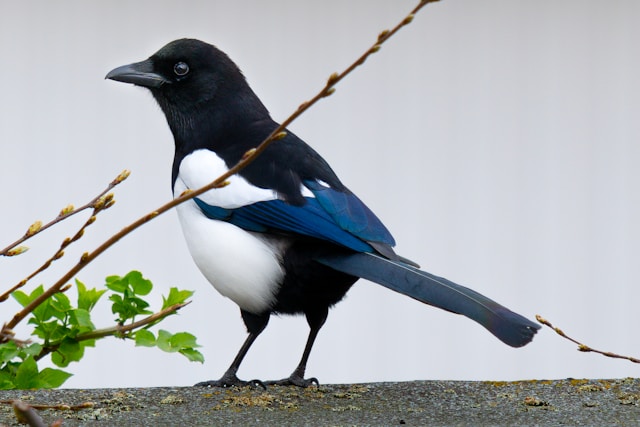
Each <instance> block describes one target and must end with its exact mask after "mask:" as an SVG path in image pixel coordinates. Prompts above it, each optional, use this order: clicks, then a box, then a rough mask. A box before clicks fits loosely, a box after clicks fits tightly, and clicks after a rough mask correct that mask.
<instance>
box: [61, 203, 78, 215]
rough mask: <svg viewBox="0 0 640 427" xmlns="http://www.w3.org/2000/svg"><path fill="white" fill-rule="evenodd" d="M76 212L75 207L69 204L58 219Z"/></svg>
mask: <svg viewBox="0 0 640 427" xmlns="http://www.w3.org/2000/svg"><path fill="white" fill-rule="evenodd" d="M74 210H75V207H73V205H71V204H69V205H67V206H65V207H64V208H62V210H61V211H60V213H59V214H58V217H61V216H67V215H69V214H70V213H71V212H73V211H74Z"/></svg>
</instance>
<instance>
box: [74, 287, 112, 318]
mask: <svg viewBox="0 0 640 427" xmlns="http://www.w3.org/2000/svg"><path fill="white" fill-rule="evenodd" d="M76 288H77V289H78V308H81V309H83V310H87V311H91V310H93V307H94V306H95V305H96V303H97V302H98V300H99V299H100V297H101V296H102V295H103V294H104V293H105V292H107V290H106V289H101V290H97V289H95V288H93V289H89V290H87V287H86V286H85V285H84V283H82V282H81V281H80V280H78V279H76Z"/></svg>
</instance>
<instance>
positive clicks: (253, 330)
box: [196, 310, 270, 388]
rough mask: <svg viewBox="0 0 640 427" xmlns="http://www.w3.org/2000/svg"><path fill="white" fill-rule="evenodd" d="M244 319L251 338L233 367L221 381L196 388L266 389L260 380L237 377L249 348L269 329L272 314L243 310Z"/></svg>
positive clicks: (204, 383) (246, 341)
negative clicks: (245, 387) (235, 387)
mask: <svg viewBox="0 0 640 427" xmlns="http://www.w3.org/2000/svg"><path fill="white" fill-rule="evenodd" d="M240 313H241V314H242V319H243V320H244V323H245V325H246V326H247V331H248V332H249V336H248V337H247V339H246V340H245V341H244V343H243V344H242V347H240V351H238V354H237V355H236V357H235V358H234V359H233V362H231V366H229V369H227V372H225V373H224V375H223V376H222V378H220V379H219V380H210V381H202V382H199V383H197V384H196V386H202V387H231V386H238V387H241V386H247V385H254V386H255V385H258V386H261V387H263V388H264V384H263V383H262V381H260V380H251V381H243V380H241V379H239V378H238V377H237V375H236V374H237V372H238V368H239V367H240V364H241V363H242V360H243V359H244V357H245V356H246V355H247V352H248V351H249V348H251V345H252V344H253V342H254V341H255V340H256V338H258V335H260V334H261V333H262V331H264V328H266V327H267V323H269V316H270V314H269V313H267V314H262V315H256V314H251V313H249V312H246V311H244V310H241V311H240Z"/></svg>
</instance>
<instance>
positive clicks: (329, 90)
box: [322, 87, 336, 98]
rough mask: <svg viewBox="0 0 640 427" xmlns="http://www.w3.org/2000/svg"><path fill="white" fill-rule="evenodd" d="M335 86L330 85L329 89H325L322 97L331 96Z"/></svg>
mask: <svg viewBox="0 0 640 427" xmlns="http://www.w3.org/2000/svg"><path fill="white" fill-rule="evenodd" d="M335 91H336V88H335V87H330V88H329V89H327V91H326V92H325V93H324V94H323V95H322V96H323V97H324V98H326V97H327V96H331V95H333V94H334V93H335Z"/></svg>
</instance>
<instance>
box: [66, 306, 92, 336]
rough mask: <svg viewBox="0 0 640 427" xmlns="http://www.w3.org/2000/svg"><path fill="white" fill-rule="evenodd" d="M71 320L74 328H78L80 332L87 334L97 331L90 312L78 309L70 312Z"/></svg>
mask: <svg viewBox="0 0 640 427" xmlns="http://www.w3.org/2000/svg"><path fill="white" fill-rule="evenodd" d="M69 320H70V321H71V324H72V325H73V326H76V327H78V329H80V331H82V332H86V331H87V330H89V331H92V330H94V329H95V326H94V325H93V322H91V314H90V313H89V311H88V310H85V309H82V308H76V309H75V310H70V311H69Z"/></svg>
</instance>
